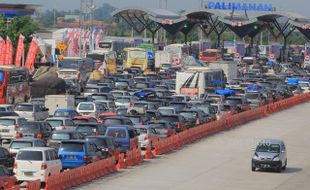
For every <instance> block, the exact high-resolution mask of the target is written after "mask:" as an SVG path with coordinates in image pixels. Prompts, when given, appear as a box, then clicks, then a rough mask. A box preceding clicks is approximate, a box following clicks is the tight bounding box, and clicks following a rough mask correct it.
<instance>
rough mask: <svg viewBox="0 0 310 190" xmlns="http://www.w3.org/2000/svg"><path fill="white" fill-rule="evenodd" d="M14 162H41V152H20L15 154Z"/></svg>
mask: <svg viewBox="0 0 310 190" xmlns="http://www.w3.org/2000/svg"><path fill="white" fill-rule="evenodd" d="M16 160H27V161H42V160H43V155H42V152H41V151H30V150H20V151H19V152H18V153H17V156H16Z"/></svg>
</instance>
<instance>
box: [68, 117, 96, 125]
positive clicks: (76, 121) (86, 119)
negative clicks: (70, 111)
mask: <svg viewBox="0 0 310 190" xmlns="http://www.w3.org/2000/svg"><path fill="white" fill-rule="evenodd" d="M72 121H73V123H74V124H75V125H77V124H80V123H94V122H95V123H97V119H96V118H95V117H92V116H75V117H73V118H72Z"/></svg>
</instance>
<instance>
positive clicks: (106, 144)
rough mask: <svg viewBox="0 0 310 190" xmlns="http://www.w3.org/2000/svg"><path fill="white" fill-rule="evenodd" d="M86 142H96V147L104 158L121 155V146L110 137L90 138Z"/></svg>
mask: <svg viewBox="0 0 310 190" xmlns="http://www.w3.org/2000/svg"><path fill="white" fill-rule="evenodd" d="M85 140H90V141H92V142H95V144H96V146H97V147H98V149H100V151H101V152H102V155H103V157H104V158H107V157H110V156H115V158H117V156H118V153H119V145H118V144H117V143H116V142H115V141H114V138H113V137H109V136H88V137H86V138H85Z"/></svg>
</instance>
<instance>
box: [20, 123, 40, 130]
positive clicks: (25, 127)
mask: <svg viewBox="0 0 310 190" xmlns="http://www.w3.org/2000/svg"><path fill="white" fill-rule="evenodd" d="M19 130H20V131H26V132H39V131H40V124H39V123H25V124H23V125H21V127H20V129H19Z"/></svg>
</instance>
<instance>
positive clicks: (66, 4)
mask: <svg viewBox="0 0 310 190" xmlns="http://www.w3.org/2000/svg"><path fill="white" fill-rule="evenodd" d="M167 1H168V9H170V10H174V11H177V10H194V9H198V8H199V7H200V4H201V0H167ZM210 1H220V2H255V3H271V4H272V5H273V6H274V7H276V8H277V10H281V11H289V12H295V13H298V14H301V15H303V16H305V17H308V18H310V11H309V7H310V1H309V0H210ZM79 2H80V0H0V3H31V4H39V5H42V9H43V10H46V9H57V10H69V9H79ZM94 2H95V4H96V5H101V4H102V3H109V4H111V5H112V6H115V7H117V8H123V7H147V8H154V9H155V8H158V6H159V0H94Z"/></svg>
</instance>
